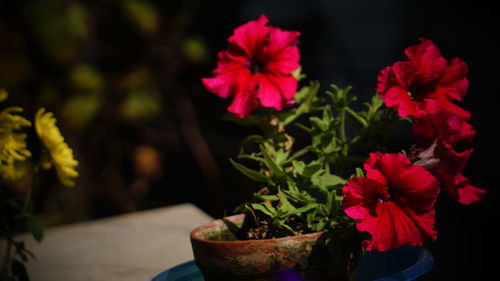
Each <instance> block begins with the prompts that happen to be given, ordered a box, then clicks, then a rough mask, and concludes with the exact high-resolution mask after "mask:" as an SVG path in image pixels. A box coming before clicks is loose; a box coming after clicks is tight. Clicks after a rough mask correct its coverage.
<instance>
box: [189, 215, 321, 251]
mask: <svg viewBox="0 0 500 281" xmlns="http://www.w3.org/2000/svg"><path fill="white" fill-rule="evenodd" d="M244 216H245V214H237V215H232V216H228V217H224V219H229V220H230V221H233V220H238V219H240V217H241V218H243V217H244ZM217 222H219V223H222V219H215V220H212V221H210V222H207V223H204V224H202V225H200V226H198V227H196V228H195V229H193V230H192V231H191V233H190V235H189V236H190V238H191V240H194V241H197V242H200V243H206V244H219V245H220V244H227V245H229V244H231V245H237V244H249V243H255V242H256V241H259V242H260V243H276V242H281V241H286V240H290V239H292V240H295V239H296V240H302V239H308V238H317V237H320V236H321V235H322V234H323V233H324V232H323V231H320V232H312V233H306V234H301V235H297V236H293V235H290V236H285V237H279V238H268V239H256V240H236V241H217V240H208V239H205V238H201V237H198V236H196V233H199V232H202V230H203V229H204V228H207V227H208V226H209V225H212V224H214V223H217Z"/></svg>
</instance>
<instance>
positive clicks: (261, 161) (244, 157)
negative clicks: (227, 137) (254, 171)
mask: <svg viewBox="0 0 500 281" xmlns="http://www.w3.org/2000/svg"><path fill="white" fill-rule="evenodd" d="M238 159H250V160H253V161H256V162H260V163H264V164H265V163H266V160H264V158H261V157H257V156H252V155H248V154H240V155H238Z"/></svg>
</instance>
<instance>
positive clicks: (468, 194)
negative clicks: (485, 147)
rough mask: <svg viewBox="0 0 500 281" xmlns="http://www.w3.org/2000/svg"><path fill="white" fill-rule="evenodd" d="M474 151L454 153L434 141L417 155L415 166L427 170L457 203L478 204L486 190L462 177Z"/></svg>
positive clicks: (449, 148)
mask: <svg viewBox="0 0 500 281" xmlns="http://www.w3.org/2000/svg"><path fill="white" fill-rule="evenodd" d="M473 151H474V149H472V148H470V149H468V150H465V151H463V152H456V151H455V149H454V148H453V146H452V145H450V144H448V143H446V142H442V141H435V142H434V143H433V144H432V145H431V146H429V147H428V148H427V149H426V150H422V151H420V153H418V156H417V157H418V161H416V162H415V164H416V165H419V166H422V167H424V168H426V169H427V170H429V171H430V172H431V173H432V174H433V175H434V176H435V177H436V179H437V180H438V182H439V183H441V184H442V185H443V187H444V190H445V191H446V193H447V194H449V195H450V196H451V197H453V198H455V199H457V201H458V202H459V203H462V204H464V205H469V204H472V203H476V202H480V201H481V200H482V198H481V197H482V196H483V195H485V194H486V190H484V189H481V188H478V187H475V186H473V185H472V184H471V180H469V179H468V178H466V177H464V175H463V174H462V170H463V169H464V168H465V165H466V163H467V161H468V160H469V158H470V155H471V154H472V152H473Z"/></svg>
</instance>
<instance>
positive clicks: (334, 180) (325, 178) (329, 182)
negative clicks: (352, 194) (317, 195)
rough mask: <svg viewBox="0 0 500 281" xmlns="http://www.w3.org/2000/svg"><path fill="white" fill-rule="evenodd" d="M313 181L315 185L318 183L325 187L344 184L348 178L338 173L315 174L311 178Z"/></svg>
mask: <svg viewBox="0 0 500 281" xmlns="http://www.w3.org/2000/svg"><path fill="white" fill-rule="evenodd" d="M311 182H312V183H313V184H314V185H317V186H318V187H320V188H321V189H325V188H327V187H332V186H337V185H344V184H345V183H346V180H344V179H343V178H341V177H339V176H337V175H332V174H327V173H325V174H323V175H320V176H315V177H312V178H311Z"/></svg>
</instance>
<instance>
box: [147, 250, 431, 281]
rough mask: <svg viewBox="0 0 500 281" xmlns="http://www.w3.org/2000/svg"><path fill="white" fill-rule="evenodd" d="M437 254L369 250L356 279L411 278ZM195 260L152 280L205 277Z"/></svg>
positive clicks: (395, 280) (398, 280)
mask: <svg viewBox="0 0 500 281" xmlns="http://www.w3.org/2000/svg"><path fill="white" fill-rule="evenodd" d="M433 262H434V260H433V258H432V255H431V254H430V252H429V251H427V250H426V249H425V248H423V247H412V246H403V247H401V248H399V249H396V250H393V251H387V252H367V253H366V254H365V256H364V257H363V258H362V259H361V261H360V262H359V264H358V275H357V277H356V281H373V280H375V281H410V280H415V279H417V278H418V277H420V276H422V275H423V274H425V273H426V272H428V271H429V270H430V269H431V267H432V265H433ZM204 280H205V279H204V278H203V275H202V274H201V272H200V270H199V269H198V267H197V266H196V264H195V262H194V261H188V262H185V263H182V264H179V265H177V266H174V267H172V268H170V269H167V270H165V271H163V272H162V273H160V274H158V275H157V276H156V277H155V278H153V280H152V281H204Z"/></svg>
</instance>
